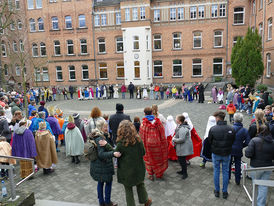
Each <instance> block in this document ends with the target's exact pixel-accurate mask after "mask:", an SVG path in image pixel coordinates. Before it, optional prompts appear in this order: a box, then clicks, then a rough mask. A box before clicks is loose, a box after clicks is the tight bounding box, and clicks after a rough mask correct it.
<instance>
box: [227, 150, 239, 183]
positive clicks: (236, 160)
mask: <svg viewBox="0 0 274 206" xmlns="http://www.w3.org/2000/svg"><path fill="white" fill-rule="evenodd" d="M241 159H242V157H237V156H234V155H232V156H231V160H230V164H229V179H231V166H232V160H234V163H235V182H236V183H240V181H241Z"/></svg>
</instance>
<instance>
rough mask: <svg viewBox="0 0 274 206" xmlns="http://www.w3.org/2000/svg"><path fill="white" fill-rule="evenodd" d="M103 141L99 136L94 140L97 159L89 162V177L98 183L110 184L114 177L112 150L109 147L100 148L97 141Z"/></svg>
mask: <svg viewBox="0 0 274 206" xmlns="http://www.w3.org/2000/svg"><path fill="white" fill-rule="evenodd" d="M103 139H104V138H103V137H100V136H97V137H95V138H94V140H95V142H96V144H97V151H98V158H97V159H96V160H95V161H93V162H90V176H91V177H92V178H93V179H94V180H95V181H98V182H111V181H112V176H113V175H114V167H113V162H112V158H113V149H112V147H111V146H110V145H107V146H105V147H101V146H100V145H99V141H100V140H103Z"/></svg>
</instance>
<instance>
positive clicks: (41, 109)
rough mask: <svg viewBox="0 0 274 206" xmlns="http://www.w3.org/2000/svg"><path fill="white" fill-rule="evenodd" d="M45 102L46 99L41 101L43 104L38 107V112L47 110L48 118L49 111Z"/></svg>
mask: <svg viewBox="0 0 274 206" xmlns="http://www.w3.org/2000/svg"><path fill="white" fill-rule="evenodd" d="M45 104H46V102H45V101H41V102H40V105H41V106H40V107H39V108H38V112H45V115H46V118H48V116H49V112H48V110H47V108H46V107H45Z"/></svg>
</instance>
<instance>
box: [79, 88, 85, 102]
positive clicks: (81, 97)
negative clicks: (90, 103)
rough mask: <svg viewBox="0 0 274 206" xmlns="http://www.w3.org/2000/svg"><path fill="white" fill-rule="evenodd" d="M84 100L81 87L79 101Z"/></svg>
mask: <svg viewBox="0 0 274 206" xmlns="http://www.w3.org/2000/svg"><path fill="white" fill-rule="evenodd" d="M83 99H84V98H83V95H82V88H81V87H79V88H78V100H83Z"/></svg>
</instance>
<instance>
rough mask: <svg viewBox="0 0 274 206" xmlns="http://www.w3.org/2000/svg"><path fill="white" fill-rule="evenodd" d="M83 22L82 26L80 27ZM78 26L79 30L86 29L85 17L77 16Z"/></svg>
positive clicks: (82, 15)
mask: <svg viewBox="0 0 274 206" xmlns="http://www.w3.org/2000/svg"><path fill="white" fill-rule="evenodd" d="M83 22H84V25H81V24H82V23H83ZM78 26H79V28H86V27H87V24H86V16H85V15H84V14H80V15H78Z"/></svg>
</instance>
